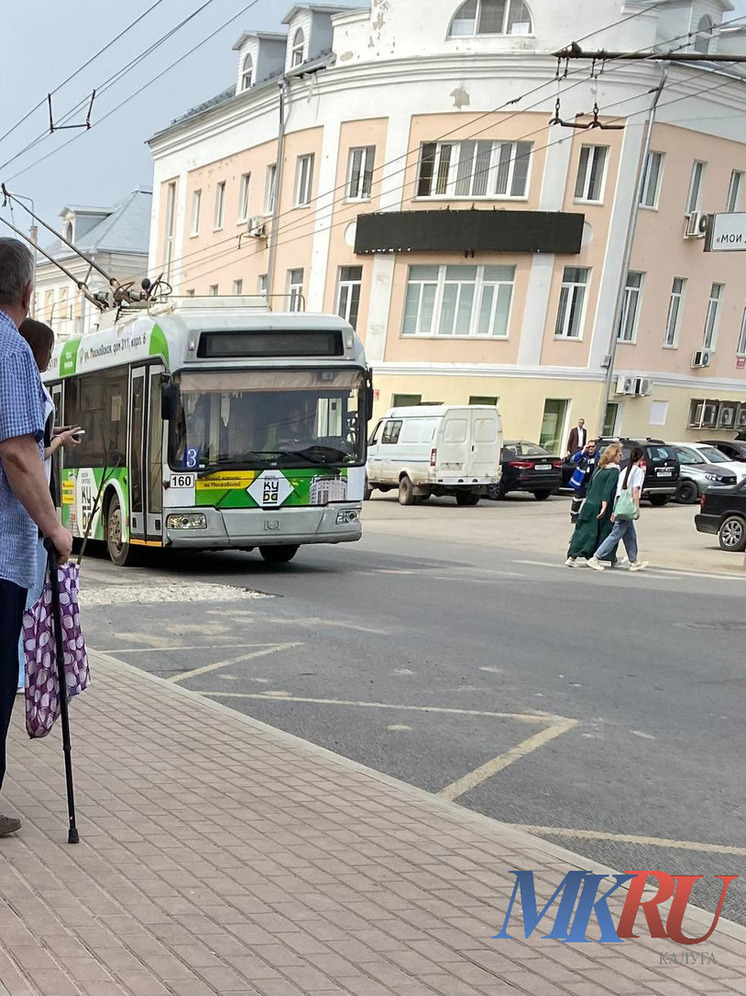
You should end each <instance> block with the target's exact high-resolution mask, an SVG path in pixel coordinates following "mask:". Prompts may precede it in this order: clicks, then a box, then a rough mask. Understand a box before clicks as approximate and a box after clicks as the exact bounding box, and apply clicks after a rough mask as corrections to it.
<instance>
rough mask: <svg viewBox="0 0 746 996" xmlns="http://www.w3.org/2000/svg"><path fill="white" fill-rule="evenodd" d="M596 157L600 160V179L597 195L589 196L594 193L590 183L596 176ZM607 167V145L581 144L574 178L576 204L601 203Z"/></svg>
mask: <svg viewBox="0 0 746 996" xmlns="http://www.w3.org/2000/svg"><path fill="white" fill-rule="evenodd" d="M598 159H600V160H601V179H600V182H599V183H598V196H597V197H591V194H593V193H594V190H593V189H592V185H593V183H594V179H596V178H597V177H598V168H599V164H598ZM608 167H609V146H608V145H596V144H592V145H591V144H588V145H581V147H580V156H579V157H578V175H577V177H576V179H575V197H574V200H575V202H576V203H578V204H603V201H604V194H605V193H606V176H607V174H608Z"/></svg>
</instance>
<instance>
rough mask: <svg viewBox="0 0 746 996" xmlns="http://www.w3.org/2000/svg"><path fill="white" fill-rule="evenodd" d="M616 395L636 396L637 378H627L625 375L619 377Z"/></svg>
mask: <svg viewBox="0 0 746 996" xmlns="http://www.w3.org/2000/svg"><path fill="white" fill-rule="evenodd" d="M616 393H617V394H634V393H635V378H634V377H625V376H624V374H622V375H620V376H619V377H617V381H616Z"/></svg>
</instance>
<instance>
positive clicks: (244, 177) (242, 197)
mask: <svg viewBox="0 0 746 996" xmlns="http://www.w3.org/2000/svg"><path fill="white" fill-rule="evenodd" d="M250 194H251V173H242V174H241V181H240V183H239V187H238V224H239V225H242V224H245V223H246V222H247V221H248V220H249V195H250Z"/></svg>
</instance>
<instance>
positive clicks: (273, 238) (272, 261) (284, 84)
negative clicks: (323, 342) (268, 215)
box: [267, 76, 288, 311]
mask: <svg viewBox="0 0 746 996" xmlns="http://www.w3.org/2000/svg"><path fill="white" fill-rule="evenodd" d="M287 95H288V80H287V76H283V77H282V80H281V82H280V121H279V127H278V131H277V168H276V171H275V198H274V199H275V203H274V209H273V211H272V228H271V231H270V236H269V237H270V243H269V262H268V263H267V305H268V307H269V309H270V311H271V310H272V295H273V293H274V285H275V266H276V263H277V236H278V231H277V222H278V220H279V217H280V196H281V193H282V173H283V160H284V158H285V123H286V122H285V105H286V102H287Z"/></svg>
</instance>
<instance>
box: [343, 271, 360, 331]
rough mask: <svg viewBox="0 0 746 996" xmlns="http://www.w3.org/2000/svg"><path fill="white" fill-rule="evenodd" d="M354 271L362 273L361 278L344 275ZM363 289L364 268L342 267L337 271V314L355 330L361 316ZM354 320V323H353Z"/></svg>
mask: <svg viewBox="0 0 746 996" xmlns="http://www.w3.org/2000/svg"><path fill="white" fill-rule="evenodd" d="M350 270H353V271H356V272H359V273H360V276H359V277H355V278H350V277H349V276H347V279H345V277H344V275H345V273H346V272H348V271H350ZM362 289H363V268H362V266H340V267H339V269H338V271H337V314H338V315H339V317H340V318H344V320H345V321H346V322H349V323H350V325H352V327H353V328H354V329H356V328H357V322H358V318H359V316H360V296H361V294H362ZM353 319H354V321H353Z"/></svg>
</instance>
